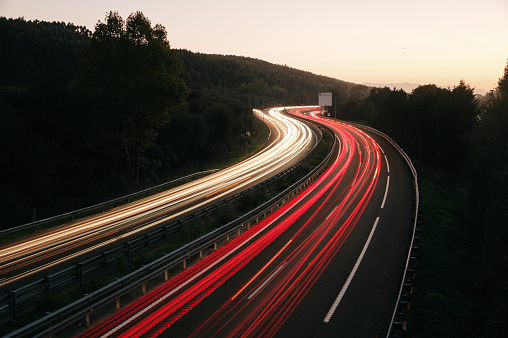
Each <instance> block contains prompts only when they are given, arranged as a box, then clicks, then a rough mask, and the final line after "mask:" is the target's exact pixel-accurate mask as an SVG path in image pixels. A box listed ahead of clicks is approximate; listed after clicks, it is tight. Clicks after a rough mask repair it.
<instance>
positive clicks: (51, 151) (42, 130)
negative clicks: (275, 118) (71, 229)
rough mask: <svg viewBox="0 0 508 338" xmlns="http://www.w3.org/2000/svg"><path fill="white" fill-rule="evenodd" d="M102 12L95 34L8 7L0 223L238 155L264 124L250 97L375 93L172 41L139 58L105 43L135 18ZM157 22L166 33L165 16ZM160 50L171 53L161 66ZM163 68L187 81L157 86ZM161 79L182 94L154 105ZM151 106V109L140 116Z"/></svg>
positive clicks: (258, 101)
mask: <svg viewBox="0 0 508 338" xmlns="http://www.w3.org/2000/svg"><path fill="white" fill-rule="evenodd" d="M141 14H142V13H141ZM131 16H133V17H134V16H135V13H133V15H131ZM106 19H107V20H105V22H103V23H102V25H100V27H95V32H94V34H92V33H91V31H89V30H88V29H87V28H85V27H79V26H75V25H73V24H70V23H67V24H66V23H63V22H51V23H50V22H44V21H26V20H24V19H23V18H19V19H7V18H3V17H1V18H0V41H1V46H0V47H1V50H2V53H0V57H1V61H2V62H1V64H2V67H1V71H0V107H1V112H2V113H1V115H0V140H1V143H0V144H1V145H2V153H3V156H2V158H1V159H0V170H1V172H2V175H1V177H2V178H1V180H0V189H1V191H2V192H3V193H2V194H1V197H0V209H1V212H0V228H8V227H12V226H16V225H20V224H24V223H28V222H30V221H31V220H33V218H34V214H35V218H36V219H43V218H46V217H50V216H53V215H55V214H58V213H62V212H65V211H70V210H75V209H77V208H79V207H84V206H87V205H92V204H96V203H99V202H102V201H105V200H108V199H110V198H112V197H115V196H118V195H121V194H125V193H126V192H132V191H133V190H136V189H140V188H143V187H146V186H147V185H151V184H152V185H153V184H156V183H160V182H163V181H166V180H169V179H171V178H175V177H178V176H179V175H180V176H183V175H184V174H185V173H188V172H189V171H199V169H200V168H201V167H203V166H205V165H208V164H213V163H216V162H218V161H219V160H222V159H225V158H229V157H231V156H234V155H236V154H239V153H241V151H245V150H244V149H243V147H245V145H246V144H249V142H252V140H251V139H250V138H249V137H247V136H246V135H248V134H254V133H255V132H256V130H254V127H253V120H252V119H253V117H252V114H251V109H252V108H262V107H268V106H274V105H300V104H306V105H308V104H317V99H318V93H319V92H325V91H326V92H334V94H335V95H336V97H337V101H336V103H337V105H338V106H339V105H345V104H347V102H349V101H350V100H354V101H356V100H360V99H361V98H362V97H365V96H366V95H368V88H367V87H365V86H361V85H355V84H352V83H348V82H344V81H340V80H336V79H332V78H328V77H325V76H319V75H315V74H312V73H309V72H305V71H300V70H297V69H294V68H290V67H287V66H282V65H274V64H271V63H268V62H265V61H261V60H257V59H252V58H247V57H239V56H226V55H210V54H200V53H193V52H190V51H187V50H175V49H171V48H170V46H169V42H168V41H167V40H166V41H163V42H162V43H163V44H164V45H165V47H164V48H163V47H161V48H162V49H161V48H159V47H157V45H156V44H155V45H154V48H156V49H154V50H153V51H151V52H149V51H146V53H148V54H146V55H145V57H144V58H143V61H141V60H135V59H134V58H133V57H131V56H129V55H133V54H136V53H137V52H136V51H134V50H131V49H129V48H135V46H134V47H133V46H130V47H129V43H124V42H121V44H122V45H121V46H120V43H118V46H116V45H115V43H117V42H114V41H113V40H114V39H110V40H111V41H110V43H102V42H104V41H106V40H107V39H108V34H110V35H111V29H120V28H118V27H121V26H122V24H123V25H124V26H125V25H127V24H128V22H131V24H134V23H135V22H136V21H135V20H134V18H133V19H132V20H130V19H129V18H128V19H127V20H123V19H122V18H121V17H119V16H115V13H114V12H112V13H110V14H109V17H108V18H106ZM141 19H143V20H145V23H148V26H150V22H149V20H148V18H144V17H142V18H141ZM143 20H141V21H143ZM122 22H123V23H122ZM115 25H116V26H115ZM109 26H110V27H109ZM139 26H142V25H139ZM145 26H146V25H145ZM142 27H144V26H142ZM98 28H100V29H98ZM152 31H153V32H152V33H151V34H154V36H157V34H162V35H163V37H164V38H163V39H162V40H164V39H166V35H165V30H164V27H159V26H158V25H155V26H154V28H152ZM126 39H128V38H127V37H126ZM154 40H155V39H154ZM159 40H160V39H159ZM101 41H102V42H101ZM134 44H135V41H134ZM114 45H115V46H116V47H111V46H114ZM143 47H145V46H143ZM166 47H167V48H166ZM112 48H113V49H112ZM114 48H116V49H114ZM157 48H158V49H157ZM159 49H161V50H160V51H159ZM129 53H130V54H129ZM143 53H145V51H144V52H143ZM153 53H162V54H164V53H166V54H167V55H166V54H164V55H165V56H163V57H162V58H163V59H164V60H171V61H168V64H166V65H160V64H158V61H157V58H156V57H155V56H150V55H152V54H153ZM162 54H161V55H162ZM110 55H114V56H115V57H114V58H108V56H110ZM127 60H129V61H128V62H127ZM147 60H153V61H147ZM136 62H137V63H136ZM140 67H141V68H142V69H143V72H140V71H139V69H140ZM150 67H154V68H153V69H151V68H150ZM157 67H158V68H157ZM161 67H163V68H161ZM161 69H164V72H163V71H161ZM108 72H110V73H111V72H114V74H116V75H115V76H111V75H110V73H108ZM147 72H148V73H150V72H151V75H149V76H146V74H147ZM165 72H168V73H175V74H177V75H178V78H179V79H181V81H177V82H178V83H173V82H171V81H170V80H167V79H165V80H164V81H167V82H166V83H167V84H168V85H167V86H152V85H151V84H152V83H154V81H153V80H154V76H155V75H154V74H162V73H165ZM113 80H115V81H113ZM162 80H163V79H162V78H157V82H158V83H161V81H162ZM97 82H102V83H107V84H108V85H107V87H106V86H104V88H108V91H104V90H102V91H98V90H96V91H94V90H92V89H93V88H97V86H96V85H95V83H97ZM138 88H143V91H142V92H141V91H140V90H138ZM164 88H172V91H171V92H168V93H167V94H166V95H165V97H166V98H168V97H171V96H172V94H171V93H173V92H179V94H178V95H177V96H178V97H174V100H172V101H171V102H164V105H163V106H159V107H154V106H153V102H158V99H157V97H158V96H160V95H161V94H162V93H163V92H162V91H163V90H165V89H164ZM119 93H130V94H129V95H123V96H121V97H119V96H118V95H119ZM92 103H93V104H92ZM120 103H121V105H122V106H121V107H120ZM131 107H138V108H139V107H143V109H145V111H142V110H141V109H131ZM168 107H169V108H168ZM149 109H151V110H150V111H149V113H150V116H152V117H153V119H152V121H144V124H143V125H141V124H140V121H141V120H140V116H147V114H146V113H147V111H148V110H149ZM154 112H158V113H157V114H154ZM137 113H139V115H137ZM137 127H142V129H141V128H137ZM247 132H249V133H247ZM125 133H127V134H129V133H130V134H129V135H130V137H125V136H126V135H127V134H125Z"/></svg>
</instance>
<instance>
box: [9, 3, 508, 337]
mask: <svg viewBox="0 0 508 338" xmlns="http://www.w3.org/2000/svg"><path fill="white" fill-rule="evenodd" d="M127 27H130V29H127ZM133 29H134V30H137V31H138V32H139V33H140V34H138V35H129V32H131V31H132V30H133ZM140 36H141V38H140ZM119 37H120V38H119ZM0 50H1V51H2V53H0V59H1V65H2V66H1V67H0V147H1V150H2V155H1V156H0V173H1V175H0V191H1V194H0V228H8V227H12V226H16V225H19V224H22V223H27V222H30V221H31V220H33V218H34V217H36V218H37V219H40V218H44V217H49V216H52V215H54V214H58V213H61V212H64V211H68V210H72V209H76V208H78V207H83V206H86V205H90V204H94V203H98V202H101V201H104V200H107V199H109V198H111V197H113V196H118V195H121V194H124V193H126V192H131V191H133V190H136V189H139V188H141V187H146V186H147V185H150V184H155V183H158V182H163V181H165V180H168V179H170V178H174V177H175V176H179V175H182V174H183V173H185V172H189V171H198V170H199V169H200V168H203V167H205V166H207V165H209V164H210V163H212V164H213V163H214V162H216V161H219V160H221V159H225V158H228V157H232V156H235V155H236V154H238V153H239V152H241V151H243V149H244V148H243V147H245V145H246V144H249V142H251V139H250V138H249V137H248V136H247V135H249V134H254V133H255V132H256V131H255V129H254V127H253V118H252V114H251V109H252V108H262V107H269V106H278V105H310V104H317V94H318V93H319V92H332V93H333V96H334V98H335V101H334V105H335V106H334V107H331V109H330V111H335V110H336V111H337V115H338V118H340V119H343V120H354V121H361V122H362V123H366V124H369V125H371V126H373V127H375V128H377V129H379V130H381V131H383V132H385V133H386V134H388V135H389V136H390V137H392V138H393V139H394V140H395V141H396V142H397V143H398V144H399V145H400V146H401V147H402V148H403V149H404V150H405V151H406V152H407V153H408V154H409V155H410V157H411V158H412V159H413V161H414V162H415V163H416V164H417V167H418V169H419V172H421V173H422V174H421V177H422V178H423V181H424V182H426V183H424V184H425V186H424V188H425V189H424V191H425V192H426V193H428V194H429V196H431V197H427V200H425V196H424V197H423V198H424V200H425V201H426V204H424V205H426V206H425V208H426V209H425V210H426V212H427V214H429V213H433V212H434V211H433V209H430V208H429V206H430V207H432V205H433V204H442V205H448V203H449V204H450V205H451V207H450V209H452V215H451V216H448V215H443V214H440V212H441V211H438V212H435V214H433V215H431V216H428V219H429V220H433V221H434V220H435V221H436V222H437V223H436V225H437V226H438V228H437V231H438V233H446V234H452V236H449V235H447V236H446V238H445V239H442V240H441V243H439V245H440V246H442V247H444V248H445V249H446V251H443V252H444V253H442V252H441V251H436V252H438V256H437V257H436V259H435V260H434V261H432V262H431V263H430V265H436V266H437V265H438V263H439V262H438V261H441V260H443V261H445V262H447V263H446V264H447V266H446V267H447V268H446V269H444V270H446V272H447V273H450V274H451V276H450V277H449V278H450V279H451V282H450V280H446V279H445V280H446V284H447V286H448V287H450V284H452V289H451V291H449V293H452V294H453V297H455V296H457V295H463V296H462V298H460V299H461V302H458V303H457V304H460V307H461V309H458V307H459V305H457V304H455V305H453V304H452V303H454V302H455V301H454V300H455V299H456V298H453V297H452V296H451V295H450V294H449V293H448V294H446V293H445V292H444V291H440V284H439V283H443V278H441V276H440V275H441V274H442V275H444V274H445V273H444V272H443V271H440V270H438V271H437V272H436V270H429V271H430V272H426V270H425V262H423V263H422V264H421V265H423V269H422V267H421V265H420V266H419V271H423V272H422V273H421V274H420V277H419V280H420V285H422V284H424V286H425V287H427V288H428V290H427V291H425V292H424V294H423V296H420V298H417V301H415V303H416V304H417V305H416V306H415V308H416V309H418V304H420V308H422V309H423V312H417V311H418V310H413V312H415V313H420V315H419V318H416V319H414V318H413V319H412V323H413V327H415V328H417V329H419V330H423V329H424V328H427V327H430V326H431V325H428V323H430V322H436V323H440V324H441V323H442V322H443V321H446V318H449V317H450V316H452V317H453V316H454V315H455V316H456V319H457V321H455V322H454V321H450V320H448V325H451V326H452V327H451V328H450V331H447V329H446V328H442V329H441V330H442V331H428V332H423V331H420V332H413V333H414V335H417V336H436V335H437V336H443V335H447V334H450V333H455V334H456V335H459V334H457V332H460V333H461V334H460V335H462V334H463V335H466V336H501V335H502V332H506V330H507V318H508V309H507V306H506V304H507V298H508V297H507V290H508V287H507V281H506V276H507V275H508V271H507V267H508V262H507V256H508V255H507V250H506V241H507V239H508V233H507V221H506V220H507V219H508V210H507V209H508V207H507V203H506V201H507V200H508V188H507V187H508V182H507V177H508V133H506V130H508V65H507V67H506V68H505V70H504V74H502V77H501V78H500V79H499V82H498V87H497V88H496V89H495V90H494V91H492V92H491V93H489V94H487V95H486V96H485V97H483V98H482V99H481V100H479V99H478V97H477V96H475V94H474V88H471V87H470V86H469V85H467V84H466V82H465V81H463V80H461V81H460V82H459V83H458V85H457V86H455V87H454V88H439V87H437V86H435V85H432V84H430V85H425V86H420V87H418V88H416V89H415V90H414V91H413V92H412V93H406V92H405V91H403V90H396V89H393V90H392V89H390V88H368V87H365V86H362V85H357V84H354V83H348V82H344V81H340V80H337V79H332V78H329V77H325V76H320V75H315V74H312V73H309V72H305V71H301V70H297V69H294V68H290V67H287V66H285V65H275V64H271V63H268V62H265V61H262V60H257V59H253V58H248V57H239V56H230V55H209V54H200V53H194V52H191V51H188V50H174V49H171V48H170V44H169V41H167V39H166V34H165V29H164V27H162V26H160V25H155V26H154V27H152V26H151V23H150V21H149V20H148V19H147V18H146V17H144V16H143V15H142V13H140V12H136V13H133V14H131V16H129V18H127V20H123V19H122V18H121V17H119V16H118V14H117V13H115V12H110V13H109V15H108V16H107V17H106V20H105V21H104V22H103V23H100V24H98V25H97V26H96V27H95V31H94V33H92V32H91V31H89V30H88V29H86V28H85V27H79V26H75V25H73V24H66V23H63V22H52V23H49V22H43V21H26V20H24V19H23V18H19V19H6V18H3V17H0ZM137 54H139V55H141V56H142V57H132V56H133V55H137ZM108 72H113V73H114V74H116V75H115V76H110V75H109V74H110V73H108ZM146 74H148V76H147V77H146V76H145V75H146ZM153 78H156V79H157V80H158V81H157V82H159V83H164V84H165V85H164V86H156V85H153V84H152V83H150V79H153ZM98 83H99V84H100V83H107V86H100V85H97V84H98ZM160 97H164V100H162V101H163V102H162V101H161V100H159V99H158V98H160ZM148 116H149V117H150V118H147V117H148ZM428 173H433V175H437V176H438V177H439V182H441V183H440V184H436V185H435V186H434V185H431V183H428V182H430V181H431V180H432V179H429V178H428V177H429V176H431V175H430V174H428ZM450 186H453V187H454V188H453V189H454V190H453V191H452V190H450V189H449V187H450ZM429 187H431V188H429ZM430 193H438V194H440V196H442V198H443V199H442V200H437V199H436V200H435V201H434V200H432V199H434V197H433V196H434V195H431V194H430ZM438 207H439V206H438ZM35 210H36V212H35ZM429 210H430V211H429ZM439 222H441V223H439ZM425 236H427V239H425ZM422 237H423V238H422V240H428V238H429V237H431V234H430V231H429V232H427V235H425V231H424V232H423V234H422ZM450 238H455V239H456V240H454V241H453V240H450ZM427 243H429V242H427ZM457 243H459V244H457ZM457 245H459V246H458V249H457ZM429 246H431V245H427V247H429ZM431 249H432V250H433V248H431ZM422 250H423V249H422ZM453 251H456V252H453ZM450 271H451V272H450ZM417 281H418V279H417ZM422 282H423V283H422ZM420 289H421V287H420ZM464 295H465V296H464ZM464 304H466V305H467V306H464V307H465V308H467V309H466V310H462V305H464ZM454 306H455V307H454ZM457 309H458V310H457ZM461 311H465V312H467V313H465V314H462V313H461V314H460V315H457V314H456V313H455V312H461ZM458 322H460V323H461V324H457V323H458ZM458 325H461V326H460V327H461V329H460V328H459V329H458ZM428 330H430V329H428Z"/></svg>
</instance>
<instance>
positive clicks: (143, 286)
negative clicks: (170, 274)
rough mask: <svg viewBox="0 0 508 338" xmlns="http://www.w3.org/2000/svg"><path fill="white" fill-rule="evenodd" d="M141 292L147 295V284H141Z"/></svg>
mask: <svg viewBox="0 0 508 338" xmlns="http://www.w3.org/2000/svg"><path fill="white" fill-rule="evenodd" d="M141 292H142V293H143V294H145V293H146V284H145V283H143V284H141Z"/></svg>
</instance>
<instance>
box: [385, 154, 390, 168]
mask: <svg viewBox="0 0 508 338" xmlns="http://www.w3.org/2000/svg"><path fill="white" fill-rule="evenodd" d="M385 160H386V169H387V171H388V172H390V165H389V164H388V157H386V155H385Z"/></svg>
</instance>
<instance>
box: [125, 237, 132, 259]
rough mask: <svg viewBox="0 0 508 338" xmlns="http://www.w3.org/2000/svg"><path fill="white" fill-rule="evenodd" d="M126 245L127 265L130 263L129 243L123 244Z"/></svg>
mask: <svg viewBox="0 0 508 338" xmlns="http://www.w3.org/2000/svg"><path fill="white" fill-rule="evenodd" d="M125 244H126V245H127V263H129V264H130V263H131V242H127V243H125Z"/></svg>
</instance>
